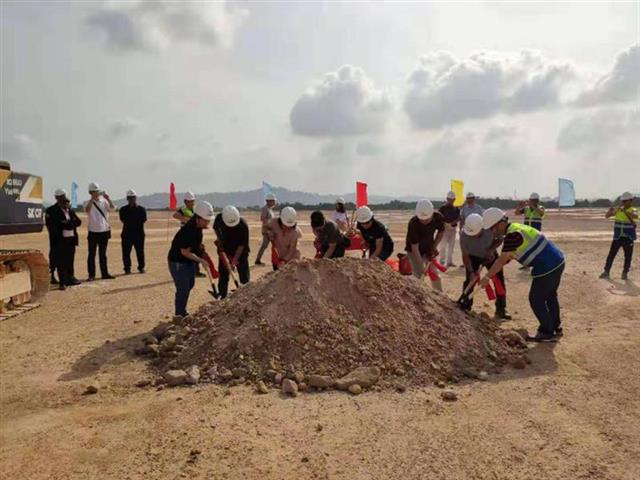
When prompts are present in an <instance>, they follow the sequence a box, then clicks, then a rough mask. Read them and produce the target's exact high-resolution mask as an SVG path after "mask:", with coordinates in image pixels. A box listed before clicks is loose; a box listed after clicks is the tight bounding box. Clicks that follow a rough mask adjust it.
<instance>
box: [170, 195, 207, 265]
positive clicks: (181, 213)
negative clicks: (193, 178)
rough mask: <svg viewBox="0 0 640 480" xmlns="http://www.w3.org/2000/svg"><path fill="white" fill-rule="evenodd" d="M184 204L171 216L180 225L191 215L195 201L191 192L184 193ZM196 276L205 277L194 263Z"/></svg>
mask: <svg viewBox="0 0 640 480" xmlns="http://www.w3.org/2000/svg"><path fill="white" fill-rule="evenodd" d="M183 202H184V205H183V206H181V207H180V208H178V210H176V211H175V213H174V214H173V218H175V219H176V220H179V221H180V225H184V224H185V223H187V222H188V221H189V219H191V217H193V208H194V205H195V203H196V196H195V194H194V193H193V192H187V193H185V194H184V200H183ZM196 277H206V275H205V274H204V273H202V272H201V271H200V264H199V263H198V264H196Z"/></svg>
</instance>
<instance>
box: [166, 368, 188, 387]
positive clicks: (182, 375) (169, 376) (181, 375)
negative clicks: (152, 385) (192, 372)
mask: <svg viewBox="0 0 640 480" xmlns="http://www.w3.org/2000/svg"><path fill="white" fill-rule="evenodd" d="M187 378H188V375H187V372H185V371H184V370H169V371H167V372H166V373H165V374H164V379H165V381H166V382H167V385H169V386H170V387H177V386H178V385H183V384H184V383H185V382H186V381H187Z"/></svg>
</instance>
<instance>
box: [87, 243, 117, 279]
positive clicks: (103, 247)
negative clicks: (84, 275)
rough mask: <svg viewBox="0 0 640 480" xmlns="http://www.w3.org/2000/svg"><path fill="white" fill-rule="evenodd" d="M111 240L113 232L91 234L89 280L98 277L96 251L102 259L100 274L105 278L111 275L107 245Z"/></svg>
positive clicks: (88, 262)
mask: <svg viewBox="0 0 640 480" xmlns="http://www.w3.org/2000/svg"><path fill="white" fill-rule="evenodd" d="M109 238H111V232H89V237H88V239H87V240H88V244H89V255H88V256H87V271H88V272H89V278H95V276H96V249H97V250H98V257H99V259H100V274H101V275H102V276H103V277H106V276H108V275H109V267H108V266H107V245H108V243H109Z"/></svg>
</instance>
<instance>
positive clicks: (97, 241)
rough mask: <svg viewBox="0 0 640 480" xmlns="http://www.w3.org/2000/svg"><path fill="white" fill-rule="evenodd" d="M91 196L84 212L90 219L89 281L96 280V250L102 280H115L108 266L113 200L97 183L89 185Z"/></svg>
mask: <svg viewBox="0 0 640 480" xmlns="http://www.w3.org/2000/svg"><path fill="white" fill-rule="evenodd" d="M89 195H91V199H90V200H89V201H88V202H87V203H86V204H85V206H84V210H85V212H87V217H88V218H89V226H88V227H87V229H88V230H89V236H88V244H89V255H88V257H87V270H88V272H89V280H95V278H96V249H97V250H98V257H99V259H100V274H101V275H102V278H103V279H105V280H107V279H109V280H110V279H112V278H115V277H114V276H113V275H111V274H110V273H109V268H108V266H107V245H108V243H109V239H110V238H111V225H110V224H109V211H110V210H111V209H112V208H115V207H114V205H113V202H112V201H111V198H109V195H107V194H106V193H105V192H102V191H101V190H100V185H98V184H97V183H95V182H91V183H90V184H89Z"/></svg>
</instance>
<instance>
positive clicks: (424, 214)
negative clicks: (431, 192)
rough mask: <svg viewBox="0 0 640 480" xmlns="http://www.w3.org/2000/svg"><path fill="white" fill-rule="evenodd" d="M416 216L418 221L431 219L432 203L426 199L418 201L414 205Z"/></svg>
mask: <svg viewBox="0 0 640 480" xmlns="http://www.w3.org/2000/svg"><path fill="white" fill-rule="evenodd" d="M416 215H417V216H418V218H419V219H420V220H428V219H429V218H431V217H433V203H431V200H428V199H426V198H425V199H423V200H418V203H416Z"/></svg>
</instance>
